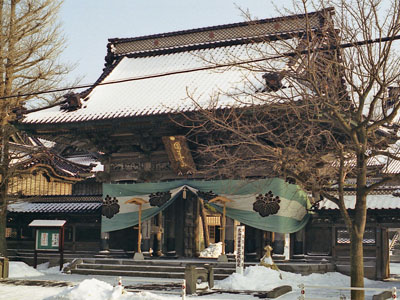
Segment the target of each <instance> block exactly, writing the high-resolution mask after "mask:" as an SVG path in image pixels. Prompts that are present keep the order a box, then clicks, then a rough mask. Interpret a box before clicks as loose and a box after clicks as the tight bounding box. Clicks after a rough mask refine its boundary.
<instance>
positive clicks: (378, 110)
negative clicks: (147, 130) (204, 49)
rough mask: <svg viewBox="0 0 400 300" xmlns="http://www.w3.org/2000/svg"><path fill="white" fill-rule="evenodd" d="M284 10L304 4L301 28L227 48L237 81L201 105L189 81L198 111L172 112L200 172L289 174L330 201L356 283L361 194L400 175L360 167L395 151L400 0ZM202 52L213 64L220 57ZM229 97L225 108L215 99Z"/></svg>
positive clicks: (359, 277)
mask: <svg viewBox="0 0 400 300" xmlns="http://www.w3.org/2000/svg"><path fill="white" fill-rule="evenodd" d="M311 8H312V9H313V10H317V11H320V14H321V20H322V21H321V22H322V25H321V26H319V27H315V26H314V25H313V24H312V23H311V21H310V20H309V19H308V17H307V16H308V10H309V9H311ZM287 13H288V12H287V11H286V12H285V14H287ZM292 13H296V14H299V13H303V14H305V17H304V18H302V22H304V24H305V26H304V28H305V30H302V31H297V32H293V33H292V34H290V35H286V36H285V37H282V38H279V39H278V40H276V39H275V40H273V41H271V40H267V39H266V40H265V41H263V42H260V43H252V44H249V45H247V46H246V51H242V52H241V54H240V55H238V56H234V55H233V54H231V53H226V56H225V57H224V59H225V61H224V62H223V63H224V67H226V66H227V65H229V62H230V63H231V67H230V69H231V70H232V69H235V70H237V71H238V72H241V73H242V74H243V82H241V83H240V87H237V88H235V89H234V90H230V91H224V90H221V91H219V92H218V93H216V94H215V96H214V97H213V98H212V99H211V101H210V102H209V104H208V106H204V103H202V102H201V100H200V99H199V98H198V97H197V96H196V93H195V91H192V92H191V91H190V89H189V92H188V94H189V96H190V97H191V98H192V100H193V102H194V103H196V104H197V109H198V112H197V113H195V114H193V113H185V114H183V115H182V119H180V120H178V121H177V122H179V123H180V125H182V126H186V127H187V128H189V129H190V131H189V134H188V136H189V137H190V139H191V141H192V143H193V145H195V146H196V148H197V150H198V153H199V156H198V157H197V161H198V162H201V163H202V167H201V169H202V170H203V172H204V174H205V176H208V177H236V178H237V177H248V176H280V177H284V178H290V179H293V180H295V181H296V183H298V184H300V185H301V186H302V187H303V188H304V189H305V190H307V191H310V192H312V194H313V196H314V201H319V199H320V197H321V196H323V197H325V198H328V199H330V200H332V201H334V202H335V203H337V205H338V206H339V208H340V211H341V214H342V216H343V219H344V221H345V224H346V226H347V229H348V231H349V233H350V236H351V247H350V248H351V253H350V256H351V286H353V287H363V286H364V281H363V280H364V279H363V278H364V268H363V234H364V231H365V224H366V217H367V206H366V196H367V195H368V194H369V193H370V192H371V191H373V190H374V189H376V188H377V187H379V186H381V185H383V184H385V183H388V182H390V181H394V180H398V179H399V178H400V174H396V175H384V176H382V175H380V174H377V173H371V172H370V171H369V169H368V168H367V162H368V161H369V160H371V159H377V160H381V161H385V162H388V161H390V160H399V159H400V157H399V156H398V155H396V152H395V151H394V150H393V149H394V148H393V145H394V144H395V143H396V141H397V140H398V136H397V128H398V126H397V125H396V123H397V118H398V117H397V115H398V110H399V109H400V102H399V97H398V95H399V93H398V92H399V81H400V65H399V64H400V60H399V57H398V55H396V53H395V51H394V50H395V49H394V43H395V40H396V39H398V38H399V36H398V35H399V31H400V2H399V1H398V0H394V1H391V2H390V3H389V1H380V0H360V1H345V0H339V1H330V0H327V1H318V0H316V1H314V2H313V3H310V1H305V0H304V1H303V2H302V3H300V4H299V2H297V4H295V11H293V12H292ZM282 22H284V21H282ZM201 59H202V60H203V61H204V62H205V63H207V64H215V66H216V67H218V65H219V64H221V61H220V59H221V57H216V58H214V57H212V56H211V55H210V56H202V57H201ZM228 61H229V62H228ZM221 69H222V68H218V71H220V70H221ZM389 91H390V92H389ZM227 98H229V99H230V102H229V103H230V104H229V105H228V106H229V108H224V109H223V108H221V107H222V106H221V105H219V104H218V103H221V102H222V101H225V102H226V99H227ZM225 106H226V104H225ZM348 178H354V179H355V181H356V184H355V185H354V189H355V191H356V206H355V211H354V214H352V215H350V214H349V213H348V210H347V207H346V206H345V202H344V197H343V195H344V185H345V182H346V179H348ZM367 178H374V181H373V182H374V183H372V184H368V183H367ZM352 299H364V292H363V291H352Z"/></svg>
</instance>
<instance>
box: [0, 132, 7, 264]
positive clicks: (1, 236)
mask: <svg viewBox="0 0 400 300" xmlns="http://www.w3.org/2000/svg"><path fill="white" fill-rule="evenodd" d="M1 129H2V132H1V135H2V140H1V153H0V155H1V156H0V177H1V179H0V256H5V257H7V240H6V225H7V191H8V181H9V179H8V178H9V168H8V164H9V158H8V143H7V139H8V130H7V126H2V128H1Z"/></svg>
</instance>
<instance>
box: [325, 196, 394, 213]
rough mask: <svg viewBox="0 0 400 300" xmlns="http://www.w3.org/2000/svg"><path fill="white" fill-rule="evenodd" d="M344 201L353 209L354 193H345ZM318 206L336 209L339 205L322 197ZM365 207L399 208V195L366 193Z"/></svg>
mask: <svg viewBox="0 0 400 300" xmlns="http://www.w3.org/2000/svg"><path fill="white" fill-rule="evenodd" d="M344 201H345V204H346V207H347V208H349V209H354V207H355V203H356V196H355V195H346V196H344ZM318 208H319V209H320V210H321V209H328V210H329V209H330V210H336V209H339V207H338V206H337V205H336V204H335V203H333V202H332V201H329V200H327V199H324V200H322V201H320V202H319V206H318ZM367 208H368V209H400V197H399V196H393V195H392V194H386V195H368V196H367Z"/></svg>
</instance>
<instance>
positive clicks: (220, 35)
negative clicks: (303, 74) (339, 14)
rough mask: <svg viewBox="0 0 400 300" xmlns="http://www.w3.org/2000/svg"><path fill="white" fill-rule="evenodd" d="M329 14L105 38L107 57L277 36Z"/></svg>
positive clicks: (318, 21)
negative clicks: (306, 20) (305, 20)
mask: <svg viewBox="0 0 400 300" xmlns="http://www.w3.org/2000/svg"><path fill="white" fill-rule="evenodd" d="M333 13H334V8H332V7H330V8H325V9H322V10H319V11H315V12H310V13H307V14H297V15H291V16H281V17H275V18H269V19H261V20H254V21H246V22H239V23H232V24H225V25H217V26H209V27H202V28H197V29H189V30H181V31H173V32H167V33H160V34H153V35H145V36H139V37H133V38H111V39H109V40H108V41H109V43H108V45H107V49H108V54H107V58H108V60H110V61H113V60H114V59H115V58H116V57H119V56H125V55H127V54H131V53H140V52H142V53H143V52H147V51H154V50H162V49H175V48H178V49H179V48H182V47H185V46H190V45H204V44H214V45H215V44H216V43H220V42H226V41H237V40H249V39H254V38H260V37H268V36H280V35H282V34H287V33H288V32H304V31H305V30H307V29H310V28H311V30H315V29H320V28H322V26H323V25H324V24H325V23H324V20H325V18H326V16H327V15H332V14H333ZM305 17H307V18H308V24H306V22H304V19H305ZM309 26H310V27H309ZM106 61H107V59H106Z"/></svg>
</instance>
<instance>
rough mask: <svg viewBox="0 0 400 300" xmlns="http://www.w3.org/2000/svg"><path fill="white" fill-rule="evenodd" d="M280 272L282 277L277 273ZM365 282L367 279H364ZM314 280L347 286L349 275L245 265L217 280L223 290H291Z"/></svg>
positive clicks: (309, 283)
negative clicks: (242, 268)
mask: <svg viewBox="0 0 400 300" xmlns="http://www.w3.org/2000/svg"><path fill="white" fill-rule="evenodd" d="M280 274H282V279H280V278H279V275H280ZM365 281H366V283H367V282H368V280H367V279H366V280H365ZM316 282H324V283H328V282H329V285H335V286H349V283H350V279H349V276H346V275H343V274H340V273H325V274H316V273H314V274H311V275H307V276H302V275H301V274H296V273H290V272H284V271H275V270H272V269H270V268H266V267H263V266H251V267H247V268H246V269H245V270H244V272H243V275H241V274H239V273H233V274H232V275H230V276H229V277H227V278H225V279H224V280H221V281H220V282H218V288H221V289H224V290H254V291H268V290H271V289H273V288H275V287H277V286H281V285H292V288H293V290H295V289H297V285H298V284H299V283H304V284H305V285H315V283H316Z"/></svg>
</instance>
